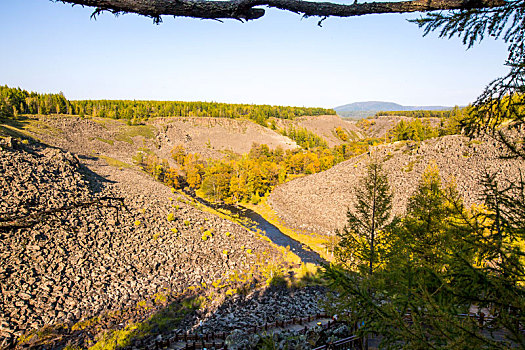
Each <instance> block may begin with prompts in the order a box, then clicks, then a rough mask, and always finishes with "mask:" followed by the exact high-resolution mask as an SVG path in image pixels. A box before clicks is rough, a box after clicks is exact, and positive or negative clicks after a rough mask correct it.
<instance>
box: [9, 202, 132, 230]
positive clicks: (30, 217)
mask: <svg viewBox="0 0 525 350" xmlns="http://www.w3.org/2000/svg"><path fill="white" fill-rule="evenodd" d="M112 201H118V202H120V205H121V206H122V207H124V208H125V209H126V210H128V208H127V207H126V205H125V204H124V198H120V197H100V198H97V199H94V200H92V201H87V202H80V203H73V204H70V205H65V206H63V207H60V208H52V209H46V210H42V211H38V212H35V213H31V214H27V215H19V216H17V217H9V216H6V217H3V218H0V230H12V229H19V228H28V227H32V226H33V225H35V224H37V223H38V222H40V221H42V220H44V219H45V218H46V217H48V216H51V215H54V214H57V213H60V212H64V211H69V210H73V209H78V208H87V207H90V206H94V205H95V206H97V207H103V208H114V209H116V211H117V220H116V221H117V222H118V210H119V207H118V206H117V205H115V204H112ZM128 211H129V210H128Z"/></svg>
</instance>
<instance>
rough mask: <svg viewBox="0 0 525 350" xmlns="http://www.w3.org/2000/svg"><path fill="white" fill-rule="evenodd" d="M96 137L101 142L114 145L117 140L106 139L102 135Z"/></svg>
mask: <svg viewBox="0 0 525 350" xmlns="http://www.w3.org/2000/svg"><path fill="white" fill-rule="evenodd" d="M95 139H96V140H99V141H100V142H104V143H107V144H108V145H111V146H113V145H114V144H115V141H113V140H106V139H103V138H102V137H95Z"/></svg>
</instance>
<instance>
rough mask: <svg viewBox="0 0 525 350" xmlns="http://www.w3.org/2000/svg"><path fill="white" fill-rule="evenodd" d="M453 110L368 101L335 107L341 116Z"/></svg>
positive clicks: (440, 107)
mask: <svg viewBox="0 0 525 350" xmlns="http://www.w3.org/2000/svg"><path fill="white" fill-rule="evenodd" d="M448 109H452V107H446V106H403V105H400V104H398V103H394V102H384V101H367V102H354V103H349V104H346V105H343V106H339V107H335V108H334V110H335V111H336V112H337V113H338V114H341V115H363V114H367V112H368V113H370V115H372V114H375V112H379V111H417V110H426V111H444V110H448Z"/></svg>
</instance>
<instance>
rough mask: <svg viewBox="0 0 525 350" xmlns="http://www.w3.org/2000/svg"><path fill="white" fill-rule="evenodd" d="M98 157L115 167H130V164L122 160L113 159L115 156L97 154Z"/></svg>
mask: <svg viewBox="0 0 525 350" xmlns="http://www.w3.org/2000/svg"><path fill="white" fill-rule="evenodd" d="M98 157H99V158H102V159H104V160H105V161H106V163H108V165H110V166H114V167H117V168H119V169H123V168H131V165H129V164H128V163H125V162H123V161H120V160H118V159H115V158H111V157H108V156H102V155H101V156H98Z"/></svg>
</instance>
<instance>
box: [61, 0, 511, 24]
mask: <svg viewBox="0 0 525 350" xmlns="http://www.w3.org/2000/svg"><path fill="white" fill-rule="evenodd" d="M56 1H61V2H63V3H70V4H73V5H82V6H90V7H95V11H94V13H93V16H96V15H98V14H99V13H101V12H104V11H109V12H112V13H114V14H120V13H137V14H140V15H144V16H148V17H152V18H154V19H155V21H156V22H160V21H161V16H164V15H169V16H175V17H193V18H203V19H226V18H230V19H238V20H253V19H258V18H261V17H262V16H264V14H265V10H264V9H262V8H260V7H256V6H267V7H272V8H278V9H281V10H285V11H291V12H295V13H298V14H301V15H303V16H306V17H309V16H320V17H330V16H334V17H351V16H362V15H368V14H381V13H406V12H429V11H436V10H459V9H463V10H467V9H475V8H492V7H500V6H503V5H505V1H504V0H414V1H400V2H370V3H357V2H355V3H353V4H351V5H345V4H336V3H332V2H312V1H303V0H230V1H206V0H56Z"/></svg>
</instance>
